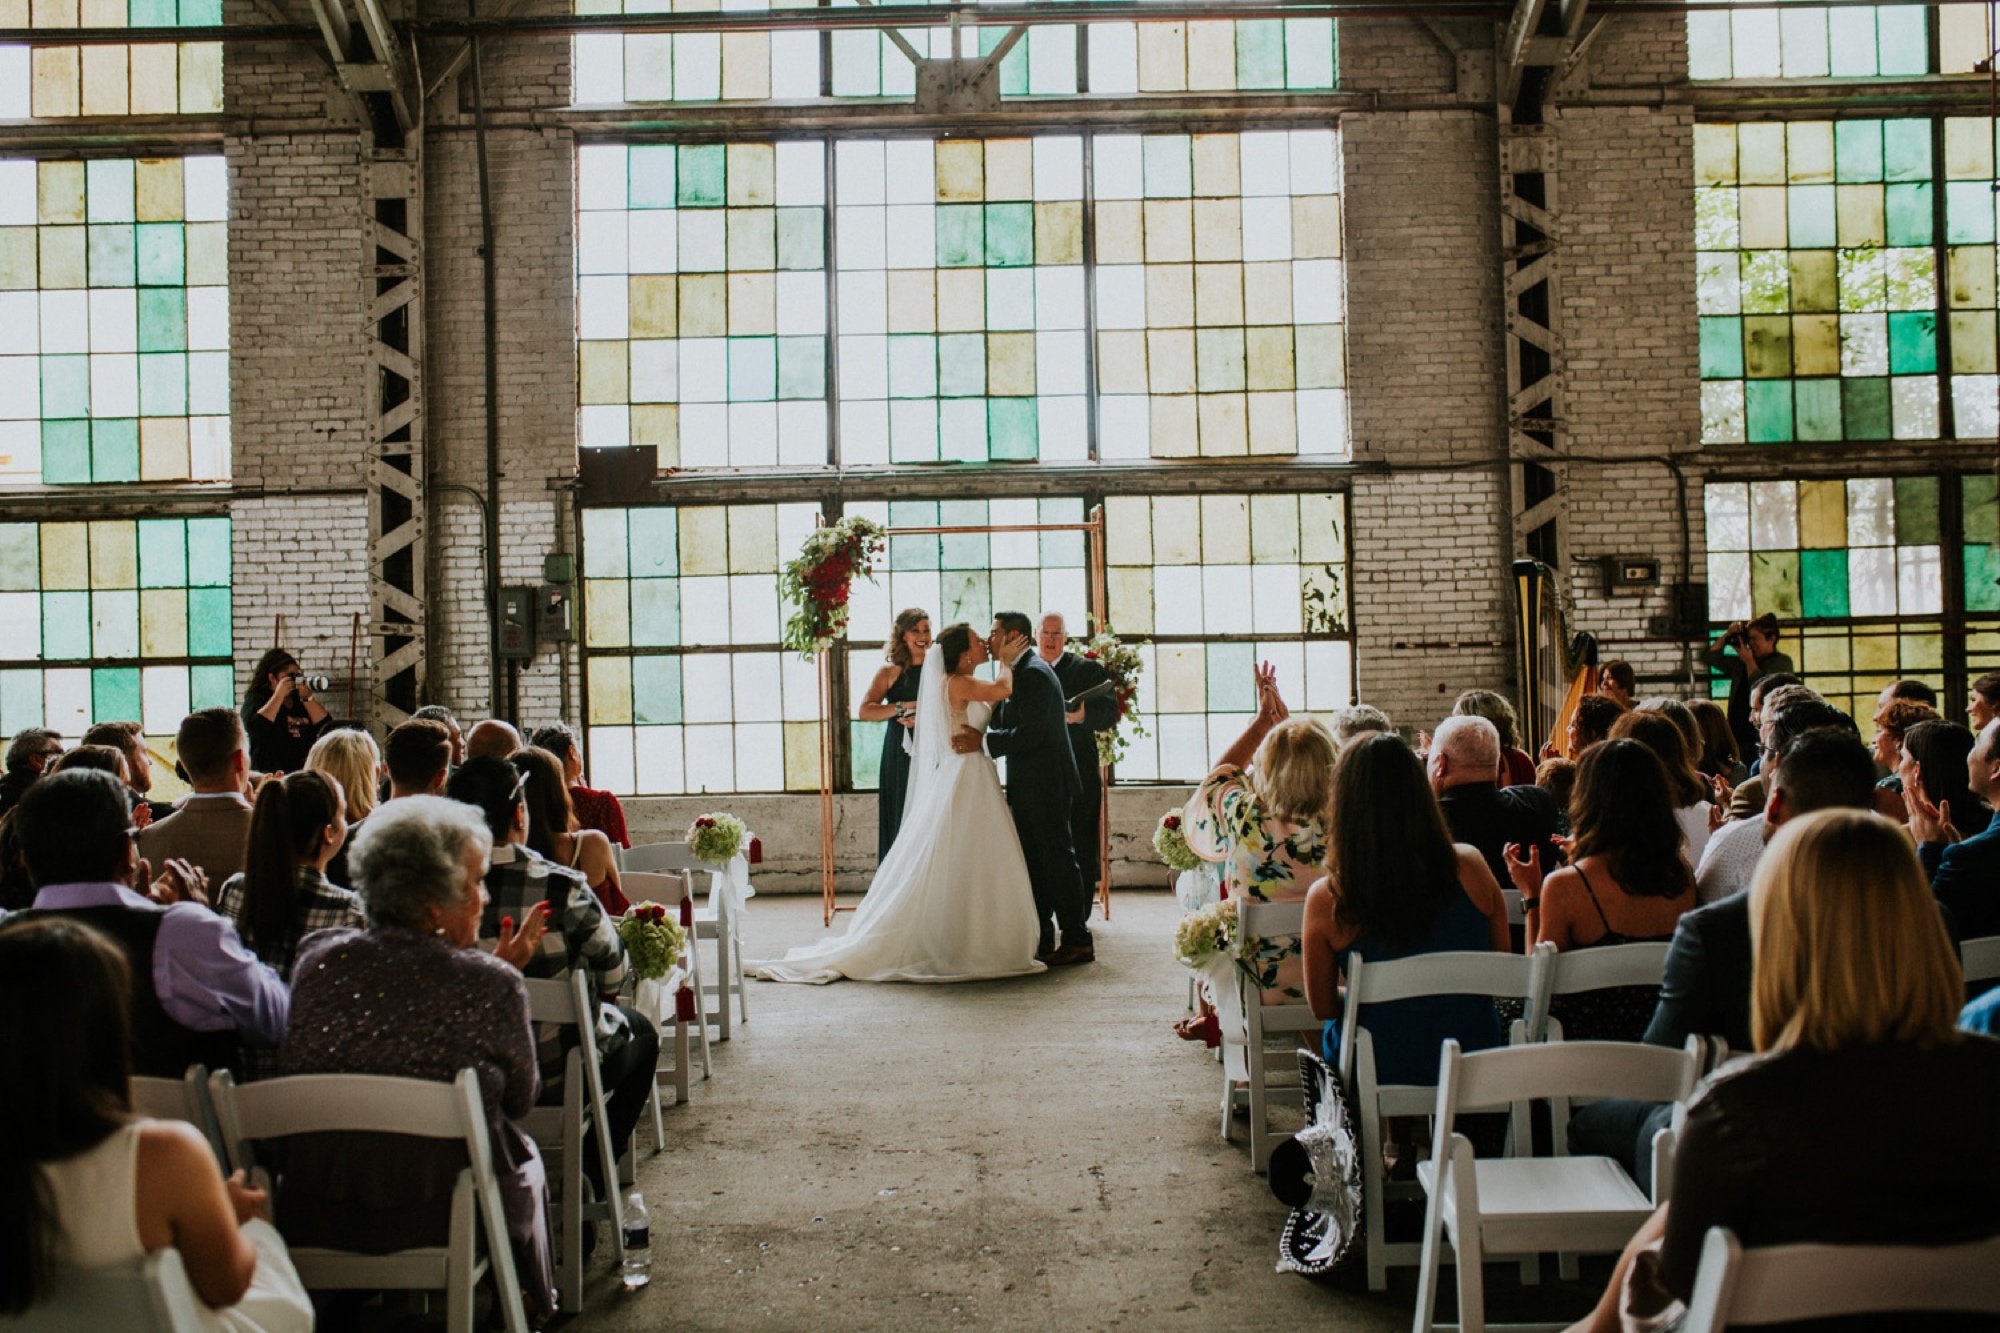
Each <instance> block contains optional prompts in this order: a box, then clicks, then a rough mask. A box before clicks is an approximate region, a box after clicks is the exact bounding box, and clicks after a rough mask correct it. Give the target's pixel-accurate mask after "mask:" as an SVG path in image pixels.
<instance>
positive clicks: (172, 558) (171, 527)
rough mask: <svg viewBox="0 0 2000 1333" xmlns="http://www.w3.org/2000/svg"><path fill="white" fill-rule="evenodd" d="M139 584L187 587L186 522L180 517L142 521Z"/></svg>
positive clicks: (156, 586)
mask: <svg viewBox="0 0 2000 1333" xmlns="http://www.w3.org/2000/svg"><path fill="white" fill-rule="evenodd" d="M139 586H140V587H142V588H183V587H186V586H187V524H185V523H183V522H182V521H181V520H180V519H177V518H142V519H140V520H139Z"/></svg>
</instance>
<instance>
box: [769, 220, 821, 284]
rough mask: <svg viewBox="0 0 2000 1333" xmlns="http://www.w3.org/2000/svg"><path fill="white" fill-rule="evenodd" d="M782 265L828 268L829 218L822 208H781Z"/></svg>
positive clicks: (780, 246) (779, 233)
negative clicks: (827, 236) (827, 222)
mask: <svg viewBox="0 0 2000 1333" xmlns="http://www.w3.org/2000/svg"><path fill="white" fill-rule="evenodd" d="M778 267H779V268H784V269H820V268H825V267H826V218H825V215H824V213H823V212H822V211H821V210H820V209H817V208H781V209H779V210H778Z"/></svg>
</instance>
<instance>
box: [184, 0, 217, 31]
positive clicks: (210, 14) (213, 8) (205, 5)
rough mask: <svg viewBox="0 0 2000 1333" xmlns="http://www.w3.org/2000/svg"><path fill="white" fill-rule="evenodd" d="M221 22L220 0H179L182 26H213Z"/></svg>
mask: <svg viewBox="0 0 2000 1333" xmlns="http://www.w3.org/2000/svg"><path fill="white" fill-rule="evenodd" d="M221 23H222V0H181V24H180V25H181V26H182V27H183V28H214V27H219V26H221Z"/></svg>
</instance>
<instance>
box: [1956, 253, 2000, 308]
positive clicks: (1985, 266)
mask: <svg viewBox="0 0 2000 1333" xmlns="http://www.w3.org/2000/svg"><path fill="white" fill-rule="evenodd" d="M1945 271H1946V273H1947V275H1948V276H1949V279H1950V283H1951V303H1952V305H1953V306H1954V307H1956V308H1958V309H1961V310H1966V309H1970V310H1991V309H1992V308H1993V304H1994V302H1993V247H1992V246H1990V245H1955V246H1953V247H1952V248H1951V251H1950V253H1949V256H1948V258H1947V260H1946V269H1945Z"/></svg>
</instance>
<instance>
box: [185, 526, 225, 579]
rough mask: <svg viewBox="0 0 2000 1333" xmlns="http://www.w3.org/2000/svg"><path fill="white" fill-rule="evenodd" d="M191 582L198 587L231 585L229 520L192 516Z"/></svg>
mask: <svg viewBox="0 0 2000 1333" xmlns="http://www.w3.org/2000/svg"><path fill="white" fill-rule="evenodd" d="M187 543H188V582H189V583H190V584H191V585H194V586H196V587H204V588H227V587H228V586H229V520H228V519H226V518H191V519H189V520H188V525H187Z"/></svg>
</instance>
